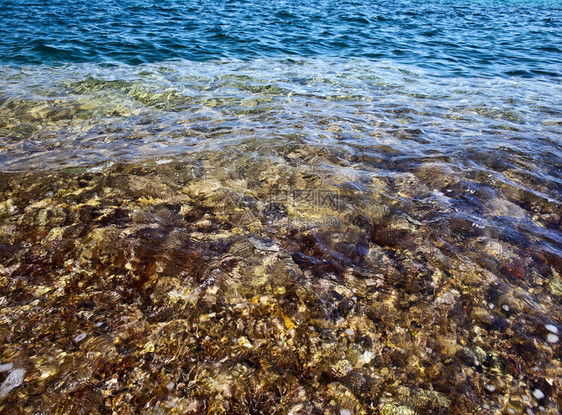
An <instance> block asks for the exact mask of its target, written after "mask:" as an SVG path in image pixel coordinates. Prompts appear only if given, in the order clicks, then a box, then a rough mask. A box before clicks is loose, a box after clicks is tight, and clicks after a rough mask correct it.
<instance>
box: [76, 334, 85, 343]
mask: <svg viewBox="0 0 562 415" xmlns="http://www.w3.org/2000/svg"><path fill="white" fill-rule="evenodd" d="M86 336H87V334H86V333H80V334H79V335H78V336H76V337H75V338H74V341H75V342H76V343H80V342H81V341H82V340H84V339H85V338H86Z"/></svg>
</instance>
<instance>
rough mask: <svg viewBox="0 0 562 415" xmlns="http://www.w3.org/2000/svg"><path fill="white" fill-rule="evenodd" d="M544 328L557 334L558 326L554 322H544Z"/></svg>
mask: <svg viewBox="0 0 562 415" xmlns="http://www.w3.org/2000/svg"><path fill="white" fill-rule="evenodd" d="M544 328H545V329H547V330H548V331H550V332H551V333H554V334H558V327H556V326H555V325H554V324H546V325H545V326H544Z"/></svg>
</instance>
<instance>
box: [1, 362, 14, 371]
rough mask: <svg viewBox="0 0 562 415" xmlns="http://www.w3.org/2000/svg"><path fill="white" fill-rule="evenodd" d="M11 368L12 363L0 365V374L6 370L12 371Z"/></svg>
mask: <svg viewBox="0 0 562 415" xmlns="http://www.w3.org/2000/svg"><path fill="white" fill-rule="evenodd" d="M13 367H14V364H13V363H4V364H2V365H0V372H7V371H8V370H12V368H13Z"/></svg>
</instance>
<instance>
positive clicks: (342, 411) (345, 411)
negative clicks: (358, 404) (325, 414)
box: [340, 409, 351, 415]
mask: <svg viewBox="0 0 562 415" xmlns="http://www.w3.org/2000/svg"><path fill="white" fill-rule="evenodd" d="M340 415H351V411H350V410H349V409H340Z"/></svg>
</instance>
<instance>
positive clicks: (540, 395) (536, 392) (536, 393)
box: [533, 389, 544, 401]
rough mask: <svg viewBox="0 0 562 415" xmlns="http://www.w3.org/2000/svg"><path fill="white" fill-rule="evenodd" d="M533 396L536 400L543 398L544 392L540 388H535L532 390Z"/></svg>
mask: <svg viewBox="0 0 562 415" xmlns="http://www.w3.org/2000/svg"><path fill="white" fill-rule="evenodd" d="M533 396H534V397H535V398H536V399H537V400H539V401H540V400H541V399H544V393H543V391H541V390H540V389H535V390H534V391H533Z"/></svg>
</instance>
